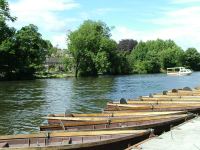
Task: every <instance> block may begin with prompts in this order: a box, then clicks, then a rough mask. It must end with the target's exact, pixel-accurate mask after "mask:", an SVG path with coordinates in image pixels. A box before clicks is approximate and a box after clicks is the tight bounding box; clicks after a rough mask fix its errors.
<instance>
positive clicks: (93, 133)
mask: <svg viewBox="0 0 200 150" xmlns="http://www.w3.org/2000/svg"><path fill="white" fill-rule="evenodd" d="M145 132H149V131H148V130H103V131H77V132H58V131H56V132H54V131H52V132H51V133H50V134H49V135H50V137H63V136H64V137H67V136H68V137H70V136H96V135H113V134H140V133H145Z"/></svg>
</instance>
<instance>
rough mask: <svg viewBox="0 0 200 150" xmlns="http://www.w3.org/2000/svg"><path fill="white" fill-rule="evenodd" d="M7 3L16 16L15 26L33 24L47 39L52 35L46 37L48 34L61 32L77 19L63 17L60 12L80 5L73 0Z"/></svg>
mask: <svg viewBox="0 0 200 150" xmlns="http://www.w3.org/2000/svg"><path fill="white" fill-rule="evenodd" d="M9 4H10V9H11V13H12V14H13V15H14V16H16V17H17V21H16V22H15V23H14V26H15V27H16V28H18V29H19V28H21V27H22V26H25V25H28V24H35V25H36V26H38V27H39V32H41V33H42V34H43V35H44V36H45V35H46V36H45V37H47V38H49V39H50V38H52V37H48V34H52V35H53V34H55V35H58V34H60V33H63V32H65V31H66V30H67V28H68V26H69V25H70V24H72V23H74V22H76V21H77V20H78V19H77V18H70V17H67V18H66V17H63V16H62V14H63V13H66V11H70V10H72V9H76V8H79V7H80V4H78V3H76V2H75V1H73V0H18V1H10V3H9ZM57 39H58V38H57ZM62 45H63V44H62Z"/></svg>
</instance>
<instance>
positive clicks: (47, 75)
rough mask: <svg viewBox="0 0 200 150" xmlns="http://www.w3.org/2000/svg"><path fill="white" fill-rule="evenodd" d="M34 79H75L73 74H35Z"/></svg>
mask: <svg viewBox="0 0 200 150" xmlns="http://www.w3.org/2000/svg"><path fill="white" fill-rule="evenodd" d="M35 77H36V79H51V78H67V77H75V76H74V74H73V73H47V74H36V75H35Z"/></svg>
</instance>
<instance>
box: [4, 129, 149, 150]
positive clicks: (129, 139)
mask: <svg viewBox="0 0 200 150" xmlns="http://www.w3.org/2000/svg"><path fill="white" fill-rule="evenodd" d="M150 132H151V131H150V130H114V131H80V132H66V131H65V132H41V133H37V134H27V135H7V136H0V146H1V147H0V150H9V149H12V150H47V149H48V150H61V149H63V150H64V149H65V150H69V149H70V150H72V149H73V150H75V149H76V150H78V149H80V150H83V149H90V150H98V149H99V150H100V149H102V150H105V149H108V150H109V149H124V148H127V147H128V145H130V144H133V143H138V142H139V141H141V140H144V139H146V138H148V137H149V135H150Z"/></svg>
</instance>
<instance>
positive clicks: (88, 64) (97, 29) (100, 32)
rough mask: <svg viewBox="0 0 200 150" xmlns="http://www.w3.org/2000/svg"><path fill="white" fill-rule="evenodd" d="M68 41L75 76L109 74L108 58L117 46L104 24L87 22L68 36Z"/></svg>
mask: <svg viewBox="0 0 200 150" xmlns="http://www.w3.org/2000/svg"><path fill="white" fill-rule="evenodd" d="M68 41H69V44H68V48H69V50H70V52H71V54H72V56H73V57H74V62H75V76H77V75H78V73H79V74H80V75H83V76H85V75H97V74H98V73H99V72H100V73H106V72H109V69H110V68H109V66H110V58H111V55H112V54H113V52H112V51H113V50H116V48H117V44H116V42H115V41H113V40H111V39H110V28H109V27H107V26H106V24H105V23H103V22H99V21H97V22H95V21H91V20H87V21H85V22H84V23H83V24H82V25H81V26H80V27H79V29H78V30H75V31H74V32H71V33H70V34H69V35H68Z"/></svg>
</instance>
